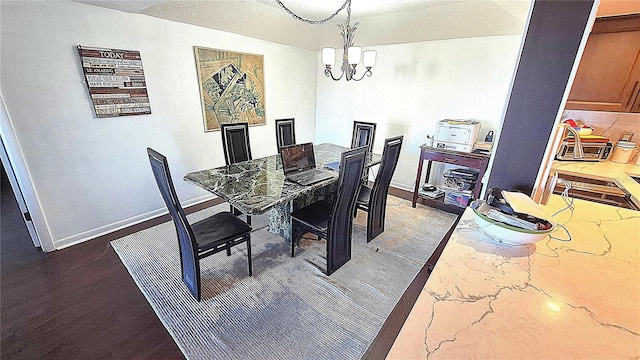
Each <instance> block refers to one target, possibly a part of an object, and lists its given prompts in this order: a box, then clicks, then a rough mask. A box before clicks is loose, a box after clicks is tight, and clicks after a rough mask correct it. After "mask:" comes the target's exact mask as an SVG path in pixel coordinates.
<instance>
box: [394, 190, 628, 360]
mask: <svg viewBox="0 0 640 360" xmlns="http://www.w3.org/2000/svg"><path fill="white" fill-rule="evenodd" d="M564 207H565V203H564V202H563V201H562V198H561V197H560V196H558V195H552V196H551V199H550V202H549V204H547V205H546V206H545V207H544V208H545V210H546V211H547V212H548V213H550V214H553V213H555V212H556V211H558V210H560V209H562V208H564ZM554 220H556V221H557V222H558V223H559V224H564V225H565V226H566V227H567V229H568V230H569V232H570V233H571V237H572V240H571V241H560V240H554V239H551V238H549V237H547V238H546V239H545V240H542V241H540V242H538V243H535V244H533V245H527V246H507V245H502V244H499V243H497V242H495V241H493V240H491V239H489V238H488V237H486V236H485V235H484V234H483V233H482V232H481V231H480V230H479V228H478V226H477V225H476V223H475V222H474V220H473V217H472V210H471V209H469V208H467V209H466V210H465V212H464V214H463V216H462V218H461V220H460V223H459V224H458V226H457V227H456V229H455V230H454V233H453V236H452V237H451V239H450V240H449V242H448V244H447V245H446V247H445V249H444V251H443V253H442V256H441V257H440V259H439V260H438V262H437V263H436V266H435V268H434V270H433V272H432V273H431V275H430V277H429V279H428V281H427V283H426V284H425V286H424V289H423V290H422V292H421V294H420V296H419V297H418V300H417V302H416V303H415V305H414V307H413V309H412V310H411V313H410V314H409V317H408V318H407V320H406V322H405V324H404V326H403V328H402V330H401V332H400V334H399V335H398V337H397V339H396V341H395V343H394V345H393V347H392V349H391V351H390V353H389V355H388V359H427V358H428V359H463V358H464V359H468V358H479V359H516V358H519V359H605V358H612V359H623V358H625V359H631V358H633V359H637V358H639V357H640V212H638V211H633V210H628V209H621V208H617V207H613V206H608V205H603V204H597V203H593V202H588V201H582V200H578V199H576V200H575V210H574V211H573V214H572V213H571V212H569V211H564V212H562V213H560V214H558V215H556V216H555V217H554ZM552 235H553V236H555V237H558V238H563V239H567V234H566V233H565V232H564V231H563V230H558V231H556V232H554V233H553V234H552Z"/></svg>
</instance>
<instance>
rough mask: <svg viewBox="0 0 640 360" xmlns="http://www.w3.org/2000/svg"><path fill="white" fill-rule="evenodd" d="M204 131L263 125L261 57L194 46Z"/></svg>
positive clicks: (264, 117) (262, 62) (262, 64)
mask: <svg viewBox="0 0 640 360" xmlns="http://www.w3.org/2000/svg"><path fill="white" fill-rule="evenodd" d="M194 51H195V57H196V67H197V71H198V83H199V84H200V97H201V101H202V116H203V118H204V130H205V131H216V130H220V124H226V123H237V122H246V123H249V125H263V124H265V123H266V116H265V97H264V57H263V56H262V55H255V54H245V53H238V52H232V51H227V50H217V49H208V48H203V47H198V46H194Z"/></svg>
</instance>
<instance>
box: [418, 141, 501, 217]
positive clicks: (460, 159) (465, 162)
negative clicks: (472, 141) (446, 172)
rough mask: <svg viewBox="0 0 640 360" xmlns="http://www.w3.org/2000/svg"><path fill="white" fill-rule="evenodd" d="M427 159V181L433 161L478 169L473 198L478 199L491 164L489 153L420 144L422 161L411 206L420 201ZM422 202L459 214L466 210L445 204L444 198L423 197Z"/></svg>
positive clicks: (419, 165) (426, 180)
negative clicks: (423, 168)
mask: <svg viewBox="0 0 640 360" xmlns="http://www.w3.org/2000/svg"><path fill="white" fill-rule="evenodd" d="M425 160H429V162H428V163H427V174H426V175H425V182H426V183H428V182H429V175H430V173H431V162H432V161H435V162H441V163H446V164H454V165H460V166H466V167H469V168H472V169H478V171H479V173H478V180H477V181H476V184H475V186H474V188H473V199H477V198H478V197H479V196H480V190H482V177H483V176H484V172H485V171H486V170H487V165H488V164H489V156H488V155H480V154H473V153H467V152H460V151H453V150H444V149H437V148H434V147H431V146H427V145H420V161H419V162H418V173H417V174H416V185H415V188H414V189H413V202H412V203H411V206H413V207H416V202H417V201H418V190H419V189H420V177H421V176H422V165H423V163H424V161H425ZM421 199H422V203H423V204H425V205H427V206H431V207H435V208H438V209H440V210H444V211H447V212H451V213H456V214H458V215H460V214H462V213H463V212H464V208H461V207H459V206H456V205H451V204H445V203H444V201H443V200H442V198H438V199H428V198H425V197H421Z"/></svg>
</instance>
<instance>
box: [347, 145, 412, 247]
mask: <svg viewBox="0 0 640 360" xmlns="http://www.w3.org/2000/svg"><path fill="white" fill-rule="evenodd" d="M402 141H403V137H402V136H397V137H393V138H389V139H386V140H385V141H384V150H383V152H382V161H381V163H380V169H379V170H378V176H376V180H375V182H374V183H373V186H372V187H371V188H369V187H368V186H366V185H362V186H361V187H360V192H359V194H358V200H357V202H356V204H357V209H361V210H364V211H366V212H367V242H370V241H371V240H373V239H374V238H375V237H377V236H378V235H380V234H382V233H383V232H384V223H385V215H386V208H387V194H388V193H389V185H390V184H391V178H392V177H393V173H394V172H395V170H396V166H397V164H398V158H399V157H400V150H401V148H402ZM356 211H357V210H356ZM354 214H355V213H354Z"/></svg>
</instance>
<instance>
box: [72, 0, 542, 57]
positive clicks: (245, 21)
mask: <svg viewBox="0 0 640 360" xmlns="http://www.w3.org/2000/svg"><path fill="white" fill-rule="evenodd" d="M77 1H79V2H84V3H87V4H92V5H96V6H103V7H109V8H113V9H117V10H122V11H128V12H136V13H141V14H145V15H149V16H154V17H158V18H163V19H168V20H173V21H178V22H183V23H187V24H193V25H198V26H203V27H208V28H212V29H217V30H223V31H228V32H233V33H237V34H242V35H246V36H250V37H253V38H257V39H263V40H268V41H272V42H276V43H280V44H286V45H291V46H295V47H299V48H304V49H309V50H320V49H321V48H322V47H326V46H330V47H340V46H341V44H340V34H339V29H338V27H337V26H336V25H337V24H338V23H340V22H342V21H344V19H346V16H347V14H346V9H345V10H343V11H342V12H340V14H339V15H338V16H336V17H335V18H334V19H332V20H331V21H329V22H327V23H325V24H322V25H310V24H306V23H303V22H300V21H298V20H296V19H294V18H293V17H292V16H290V15H289V14H287V13H286V12H285V11H284V10H283V9H282V8H281V7H280V6H279V5H278V4H277V3H276V2H275V1H274V0H200V1H197V0H169V1H145V0H139V1H121V0H111V1H107V0H77ZM281 2H282V3H284V4H285V5H286V6H287V7H289V8H290V9H291V10H292V11H293V12H295V13H296V14H298V15H300V16H302V17H304V18H308V19H313V20H317V19H322V18H325V17H328V16H329V15H331V14H333V13H334V12H335V11H336V10H337V9H339V8H340V7H341V6H342V4H343V3H344V0H281ZM529 7H530V0H422V1H418V0H352V4H351V24H354V23H356V22H359V23H360V24H359V26H358V30H357V31H356V32H355V43H356V45H359V46H375V45H387V44H399V43H408V42H417V41H427V40H441V39H454V38H465V37H477V36H492V35H512V34H522V32H523V30H524V26H525V22H526V19H527V16H528V13H529Z"/></svg>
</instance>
